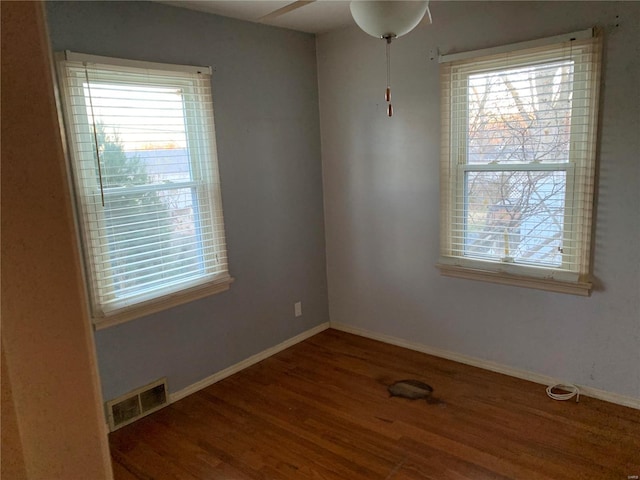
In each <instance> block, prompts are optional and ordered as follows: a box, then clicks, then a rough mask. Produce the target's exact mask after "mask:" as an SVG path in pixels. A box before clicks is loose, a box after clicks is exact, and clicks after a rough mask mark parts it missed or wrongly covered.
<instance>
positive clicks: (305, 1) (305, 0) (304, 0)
mask: <svg viewBox="0 0 640 480" xmlns="http://www.w3.org/2000/svg"><path fill="white" fill-rule="evenodd" d="M315 1H316V0H297V1H295V2H291V3H290V4H289V5H285V6H284V7H281V8H278V9H277V10H274V11H273V12H271V13H268V14H266V15H264V16H262V17H260V18H259V19H258V22H260V23H265V22H268V21H269V20H273V19H274V18H278V17H279V16H281V15H284V14H285V13H289V12H293V11H294V10H297V9H298V8H301V7H304V6H306V5H309V4H310V3H313V2H315Z"/></svg>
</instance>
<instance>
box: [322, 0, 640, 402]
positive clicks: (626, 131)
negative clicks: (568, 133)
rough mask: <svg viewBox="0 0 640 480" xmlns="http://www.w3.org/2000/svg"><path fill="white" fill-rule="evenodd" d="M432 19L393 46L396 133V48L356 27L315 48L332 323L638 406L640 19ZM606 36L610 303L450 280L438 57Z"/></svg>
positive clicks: (454, 15) (603, 233) (495, 8)
mask: <svg viewBox="0 0 640 480" xmlns="http://www.w3.org/2000/svg"><path fill="white" fill-rule="evenodd" d="M432 13H433V19H434V21H433V22H434V23H433V25H430V26H427V25H422V26H420V27H419V28H418V29H417V30H416V31H414V32H412V33H411V34H409V35H407V36H406V37H403V38H400V39H398V40H396V41H395V42H394V43H393V45H392V59H393V61H392V63H393V67H392V68H393V73H392V76H393V82H392V83H393V99H394V102H393V103H394V108H395V115H394V117H393V118H392V119H389V118H387V117H386V116H385V112H384V107H385V105H384V101H383V90H384V87H385V64H384V44H383V42H381V41H377V40H375V39H374V38H373V37H369V36H368V35H366V34H365V33H363V32H362V31H360V30H359V29H358V28H357V27H353V28H348V29H345V30H341V31H337V32H332V33H328V34H325V35H322V36H320V37H319V38H318V70H319V86H320V118H321V130H322V156H323V176H324V201H325V223H326V241H327V264H328V279H329V305H330V315H331V321H332V322H340V323H344V324H348V325H351V326H353V327H359V328H362V329H366V330H370V331H373V332H377V333H382V334H387V335H391V336H395V337H399V338H401V339H405V340H409V341H412V342H416V343H421V344H423V345H427V346H431V347H436V348H440V349H445V350H448V351H451V352H456V353H460V354H464V355H468V356H473V357H477V358H480V359H485V360H491V361H495V362H498V363H501V364H505V365H508V366H511V367H516V368H519V369H524V370H528V371H531V372H536V373H539V374H545V375H549V376H552V377H556V378H559V379H563V380H565V381H571V382H575V383H578V384H584V385H589V386H591V387H594V388H599V389H603V390H606V391H609V392H615V393H619V394H623V395H628V396H634V397H640V313H639V312H640V305H639V302H640V273H639V265H640V253H639V252H640V248H639V240H640V215H639V213H638V207H639V205H640V161H639V158H638V152H639V143H638V137H639V136H640V135H639V133H640V119H639V116H640V113H639V112H640V104H639V90H638V89H639V85H640V76H639V70H640V51H639V48H640V36H639V35H638V31H640V25H639V19H640V3H634V2H628V3H616V2H607V3H592V2H571V3H569V2H566V3H565V2H544V3H535V2H522V3H521V2H513V3H503V2H469V3H459V2H437V3H434V4H432ZM617 16H619V18H617ZM616 23H619V25H620V26H619V27H615V24H616ZM593 25H600V26H603V27H605V29H606V53H605V68H604V84H603V97H602V109H601V117H602V125H601V133H602V137H601V144H600V164H601V166H600V184H599V190H598V207H597V233H596V237H595V268H594V271H595V277H596V279H597V284H598V288H597V290H596V291H595V292H594V293H593V295H592V297H590V298H582V297H576V296H571V295H565V294H556V293H545V292H541V291H536V290H530V289H524V288H518V287H509V286H499V285H494V284H490V283H482V282H477V281H471V280H459V279H451V278H445V277H442V276H440V275H439V272H438V271H437V270H436V268H435V266H434V265H435V264H436V262H437V260H438V253H439V247H438V242H439V224H438V217H439V206H438V202H439V185H438V183H439V178H438V168H439V153H440V149H439V142H440V138H439V135H440V118H439V108H440V100H439V85H438V82H439V77H438V63H437V51H438V49H439V50H440V51H441V52H443V53H450V52H455V51H467V50H475V49H479V48H485V47H491V46H496V45H501V44H506V43H512V42H518V41H525V40H530V39H535V38H539V37H544V36H551V35H556V34H561V33H567V32H572V31H576V30H580V29H584V28H588V27H591V26H593ZM432 57H435V59H432Z"/></svg>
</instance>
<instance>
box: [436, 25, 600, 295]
mask: <svg viewBox="0 0 640 480" xmlns="http://www.w3.org/2000/svg"><path fill="white" fill-rule="evenodd" d="M580 42H582V43H580ZM561 44H562V45H565V46H566V45H568V46H567V47H563V50H565V51H566V52H568V53H567V54H566V55H565V56H563V57H561V58H560V59H569V58H577V56H578V55H583V54H585V52H586V51H587V50H588V51H589V52H590V53H589V55H592V56H593V57H592V58H591V65H593V66H594V68H593V70H591V71H590V72H589V73H588V74H585V73H584V72H580V71H576V72H574V82H573V84H574V85H576V84H578V83H580V82H589V83H582V88H583V91H588V92H589V95H588V100H587V102H584V101H582V100H581V99H575V98H574V101H573V106H572V118H573V117H574V115H576V112H577V111H578V110H580V113H581V115H582V116H586V117H588V124H587V125H586V128H584V126H582V125H581V126H580V127H579V128H581V129H582V130H583V131H579V132H578V131H576V128H575V126H574V124H573V122H572V131H571V148H570V154H569V161H568V162H567V163H548V164H544V163H542V164H537V165H531V164H524V165H523V164H498V165H494V164H470V163H468V161H467V151H466V150H467V125H468V121H467V119H466V112H467V111H468V109H467V103H468V101H467V100H466V98H465V95H466V93H464V94H462V95H459V96H456V95H453V94H452V89H453V88H454V83H455V82H456V81H457V82H458V83H457V84H455V85H456V86H457V87H458V89H460V90H461V91H465V92H466V91H467V90H465V89H464V87H461V85H464V82H465V79H466V78H468V76H469V75H470V74H473V73H479V72H482V71H486V70H485V69H486V68H487V65H489V66H491V65H492V62H493V60H494V59H495V63H494V65H495V69H496V70H500V69H501V68H503V67H501V65H502V63H501V62H503V61H504V58H505V57H509V63H508V67H507V68H512V67H517V66H522V65H529V64H533V63H528V62H531V60H528V61H527V60H526V59H527V57H528V56H529V55H532V54H534V55H535V58H536V64H537V63H542V64H544V62H545V52H547V51H548V52H550V53H549V56H548V60H547V61H548V62H549V63H551V62H553V61H554V60H558V59H559V57H558V54H557V52H558V46H559V45H561ZM574 45H575V46H574ZM580 45H583V47H581V46H580ZM584 45H587V46H586V47H585V46H584ZM600 50H601V38H599V37H598V36H597V35H596V32H595V30H594V29H588V30H583V31H580V32H574V33H570V34H566V35H559V36H556V37H551V38H545V39H539V40H534V41H530V42H522V43H518V44H513V45H505V46H501V47H496V48H490V49H485V50H478V51H474V52H463V53H456V54H450V55H444V56H441V57H440V63H441V64H442V65H441V102H442V104H441V107H442V151H441V177H440V178H441V180H440V185H441V227H440V228H441V232H440V233H441V235H440V244H441V254H440V259H439V263H438V265H437V267H438V268H439V269H440V272H441V274H442V275H445V276H450V277H456V278H466V279H472V280H481V281H488V282H493V283H499V284H506V285H515V286H522V287H530V288H536V289H541V290H548V291H554V292H561V293H570V294H576V295H590V292H591V288H592V283H591V267H590V256H591V244H592V242H591V236H592V209H593V199H594V179H595V163H596V158H595V151H596V145H595V142H596V136H597V115H598V89H599V74H600ZM518 58H522V59H523V60H522V61H520V62H519V61H518V60H517V59H518ZM514 59H515V60H514ZM480 63H481V64H482V65H483V67H482V68H480V67H479V66H478V64H480ZM489 68H491V67H489ZM585 87H586V90H585ZM456 100H457V101H458V102H459V103H456ZM576 142H580V143H581V145H580V146H581V147H582V148H581V149H579V150H581V153H580V154H578V155H577V154H576V153H575V151H576V150H577V149H576V148H574V147H575V145H576ZM470 171H473V172H476V171H564V172H566V182H567V183H566V190H565V223H564V230H563V231H564V235H563V241H562V245H563V264H562V265H561V266H559V267H555V268H553V267H549V268H548V267H543V266H535V265H528V264H523V263H514V262H512V261H511V259H502V261H496V260H493V259H479V258H477V257H475V258H470V257H469V256H465V254H464V252H463V251H462V250H461V248H460V247H458V246H456V242H455V241H454V240H453V239H454V238H462V237H461V236H464V235H465V234H466V233H465V229H464V226H463V225H462V224H461V222H460V220H459V219H457V220H456V218H455V216H456V212H457V214H458V215H460V212H461V211H462V210H463V209H464V205H463V203H464V202H466V198H465V192H464V189H465V175H466V173H467V172H470ZM578 205H580V206H582V208H581V209H580V214H579V215H574V216H572V217H570V216H568V215H567V214H566V212H569V211H573V209H574V208H576V206H578ZM565 253H566V255H565ZM568 257H570V258H574V259H578V260H577V261H576V260H574V263H573V264H571V265H569V264H568V263H567V262H565V259H566V258H568Z"/></svg>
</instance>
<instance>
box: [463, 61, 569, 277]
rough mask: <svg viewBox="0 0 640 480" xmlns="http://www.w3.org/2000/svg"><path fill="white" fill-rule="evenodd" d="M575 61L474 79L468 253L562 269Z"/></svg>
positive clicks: (466, 178)
mask: <svg viewBox="0 0 640 480" xmlns="http://www.w3.org/2000/svg"><path fill="white" fill-rule="evenodd" d="M572 84H573V62H572V61H560V62H547V63H544V64H541V65H533V66H527V67H524V68H511V69H508V70H498V71H490V72H483V73H479V74H474V75H469V77H468V87H467V89H468V95H467V101H468V111H467V115H468V125H467V128H468V130H467V163H466V165H465V167H464V199H465V202H464V240H463V245H464V253H465V255H468V256H473V257H480V258H483V257H484V258H490V259H498V260H502V261H506V262H513V261H518V262H525V263H532V264H538V265H543V266H554V265H560V264H561V263H562V253H563V245H562V239H563V229H564V227H563V225H564V217H565V209H566V208H567V205H566V202H565V194H566V190H567V169H568V167H569V165H570V163H569V161H570V158H569V155H570V134H571V115H572V91H573V88H572Z"/></svg>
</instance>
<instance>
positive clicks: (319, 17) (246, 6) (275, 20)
mask: <svg viewBox="0 0 640 480" xmlns="http://www.w3.org/2000/svg"><path fill="white" fill-rule="evenodd" d="M162 3H167V4H170V5H173V6H176V7H183V8H189V9H191V10H199V11H201V12H208V13H215V14H217V15H222V16H225V17H232V18H239V19H241V20H247V21H249V22H256V23H264V24H266V25H273V26H276V27H283V28H289V29H291V30H298V31H301V32H308V33H325V32H328V31H330V30H335V29H338V28H343V27H347V26H350V25H354V24H355V23H354V21H353V19H352V18H351V12H350V11H349V1H348V0H311V1H308V0H303V1H300V0H298V1H292V0H258V1H255V0H254V1H246V0H223V1H220V0H174V1H163V2H162Z"/></svg>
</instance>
